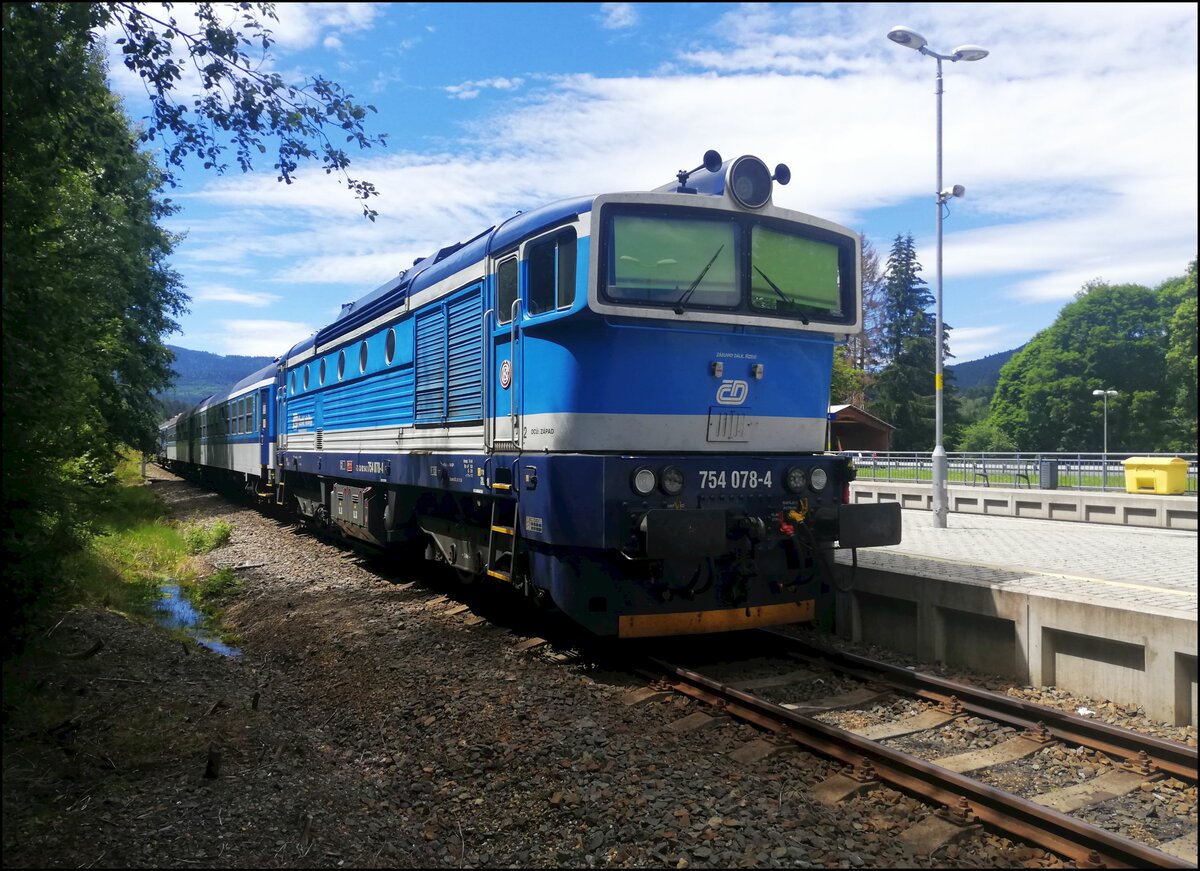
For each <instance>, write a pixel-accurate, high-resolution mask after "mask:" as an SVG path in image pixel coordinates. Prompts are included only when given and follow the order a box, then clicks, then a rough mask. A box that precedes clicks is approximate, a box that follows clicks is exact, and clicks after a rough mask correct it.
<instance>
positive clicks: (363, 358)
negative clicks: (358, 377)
mask: <svg viewBox="0 0 1200 871" xmlns="http://www.w3.org/2000/svg"><path fill="white" fill-rule="evenodd" d="M358 371H359V372H366V371H367V343H366V342H363V343H362V344H361V345H359V346H358Z"/></svg>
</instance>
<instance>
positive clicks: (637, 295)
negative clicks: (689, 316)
mask: <svg viewBox="0 0 1200 871" xmlns="http://www.w3.org/2000/svg"><path fill="white" fill-rule="evenodd" d="M737 235H738V234H737V225H736V224H734V223H733V222H732V221H729V220H717V221H711V220H709V221H704V220H691V219H681V218H656V217H643V216H640V215H617V216H616V217H615V218H614V219H613V227H612V240H613V242H612V252H613V261H612V268H611V269H610V270H609V276H610V279H609V284H608V296H609V297H610V298H611V299H614V300H621V301H623V302H644V303H650V304H652V305H676V304H678V303H679V301H680V299H681V298H682V297H683V295H684V294H687V299H686V300H684V301H685V302H686V303H687V305H689V306H694V307H697V308H734V307H736V306H737V304H738V302H739V296H740V294H739V293H738V282H737V269H736V263H737V254H738V250H737V249H738V245H737V241H738V240H737ZM705 267H707V269H706V268H705ZM693 285H695V286H694V287H693ZM689 288H690V289H691V293H690V294H689V293H688V290H689Z"/></svg>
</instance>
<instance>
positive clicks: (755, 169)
mask: <svg viewBox="0 0 1200 871" xmlns="http://www.w3.org/2000/svg"><path fill="white" fill-rule="evenodd" d="M729 190H730V192H731V193H732V194H733V198H734V199H735V200H737V201H738V202H739V203H741V204H742V205H743V206H745V207H746V208H748V209H760V208H762V207H763V206H765V205H766V204H767V200H769V199H771V170H769V169H767V165H766V164H765V163H763V162H762V161H761V160H759V159H758V158H757V157H749V156H747V157H739V158H738V159H737V160H735V161H734V162H733V166H731V167H730V168H729Z"/></svg>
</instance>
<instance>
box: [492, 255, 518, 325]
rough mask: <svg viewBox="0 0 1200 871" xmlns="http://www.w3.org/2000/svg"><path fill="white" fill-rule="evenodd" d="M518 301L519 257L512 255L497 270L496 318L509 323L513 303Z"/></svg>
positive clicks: (503, 322)
mask: <svg viewBox="0 0 1200 871" xmlns="http://www.w3.org/2000/svg"><path fill="white" fill-rule="evenodd" d="M516 301H517V258H516V257H510V258H508V259H507V260H505V261H504V262H503V263H501V264H500V268H499V269H497V270H496V319H497V320H498V321H499V322H500V323H502V324H507V323H508V322H509V321H510V320H512V310H513V303H515V302H516Z"/></svg>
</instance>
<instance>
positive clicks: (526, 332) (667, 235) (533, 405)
mask: <svg viewBox="0 0 1200 871" xmlns="http://www.w3.org/2000/svg"><path fill="white" fill-rule="evenodd" d="M788 175H789V174H788V171H787V167H785V166H783V165H780V166H778V167H776V170H775V172H774V173H772V172H771V170H769V169H768V168H767V166H766V165H765V164H764V163H763V162H762V161H761V160H759V159H758V158H756V157H752V156H744V157H739V158H737V159H735V160H732V161H727V162H722V161H721V158H720V157H719V156H718V155H717V154H716V152H711V151H710V152H708V153H707V154H706V155H705V161H704V164H703V165H702V166H700V167H697V168H696V169H695V170H692V171H690V172H685V171H681V172H679V173H678V175H677V177H676V180H675V181H674V182H672V183H670V184H667V185H664V186H662V187H660V188H657V189H655V190H653V191H649V192H631V193H609V194H602V195H599V196H588V197H581V198H578V199H570V200H564V201H560V202H556V203H552V204H550V205H547V206H543V207H541V208H539V209H536V210H533V211H529V212H525V213H519V214H517V215H516V216H514V217H512V218H510V219H508V220H507V221H504V222H503V223H501V224H499V225H497V226H495V227H491V228H489V229H487V230H485V231H484V232H483V233H480V234H479V235H477V236H475V237H474V238H471V239H469V240H468V241H466V242H462V243H459V244H456V245H451V246H448V247H446V248H443V249H441V250H439V251H438V252H437V253H435V254H433V255H432V256H430V257H426V258H424V259H421V260H418V261H417V262H415V263H414V264H413V266H412V267H411V268H410V269H407V270H405V271H403V272H401V273H400V274H399V275H398V276H397V277H396V278H395V279H393V280H392V281H389V282H388V283H386V284H384V285H383V286H382V287H379V288H378V289H377V290H375V291H374V292H372V293H370V294H368V295H366V296H364V297H363V298H362V299H359V300H358V301H356V302H353V303H349V304H346V305H345V306H343V308H342V311H341V313H340V315H339V317H338V318H337V319H336V320H335V321H334V322H333V323H331V324H329V325H328V326H326V327H325V328H323V329H321V330H320V331H319V332H317V333H316V334H315V335H313V336H311V337H310V338H308V339H306V340H304V341H302V342H300V343H299V344H297V345H295V346H294V347H292V348H291V349H290V350H289V351H287V353H286V354H284V355H283V356H282V357H281V358H279V360H278V362H277V365H275V366H273V367H268V369H264V370H263V371H261V372H258V373H255V374H253V375H251V376H249V377H248V378H246V379H245V380H244V381H242V382H241V383H239V384H238V385H237V386H236V387H235V388H233V390H231V391H230V392H229V393H227V394H222V395H218V396H214V397H211V398H209V399H208V400H205V401H204V402H202V403H200V405H199V406H197V407H196V408H195V409H194V410H192V411H191V412H188V413H185V414H183V415H180V416H179V417H177V418H174V419H172V420H170V421H168V422H167V423H166V424H164V425H163V429H162V448H161V451H160V453H161V455H162V459H163V462H164V464H166V465H168V467H171V468H179V469H181V470H183V471H185V472H188V471H190V472H192V473H196V474H200V475H202V476H204V477H205V478H207V479H209V480H215V479H218V478H224V479H227V480H230V479H232V480H235V481H237V482H238V483H239V484H240V485H242V486H245V487H246V488H247V489H248V490H250V491H251V492H253V493H256V494H258V495H259V496H267V495H268V494H269V498H271V499H273V500H274V501H275V502H276V503H278V504H280V505H285V506H287V507H289V508H291V509H293V510H295V511H296V512H298V513H299V514H300V515H302V516H303V517H304V518H306V519H307V520H308V521H310V522H312V523H314V524H319V525H321V526H324V527H328V528H329V529H331V530H335V531H339V532H340V533H341V534H344V535H346V536H350V537H353V538H356V539H360V540H363V541H366V542H370V543H372V544H375V545H378V546H380V547H384V548H388V549H392V550H397V551H401V552H403V553H406V554H408V555H410V556H423V557H425V558H427V559H433V560H437V561H443V562H445V563H448V564H449V565H451V566H453V567H454V568H455V569H456V570H457V572H458V574H459V575H460V576H461V578H462V579H463V580H464V581H465V582H471V581H474V580H476V579H482V578H487V577H491V578H494V579H498V580H499V581H501V582H504V583H509V584H513V585H515V586H517V587H518V588H519V589H521V590H522V591H524V592H525V593H526V594H528V595H529V596H531V597H534V598H536V599H538V600H540V601H542V602H545V603H546V604H551V603H552V604H553V605H554V606H556V607H557V608H559V609H561V610H562V611H563V612H565V613H566V614H567V615H568V616H570V617H571V618H572V619H574V620H575V621H576V622H578V623H580V624H582V625H583V626H585V627H586V628H588V629H589V630H591V631H592V632H594V633H596V634H601V635H617V636H621V637H642V636H657V635H671V634H682V633H699V632H716V631H725V630H733V629H742V628H748V627H752V626H762V625H770V624H778V623H791V622H798V621H810V620H814V619H816V618H817V617H818V616H819V615H821V614H827V613H829V612H830V611H831V605H832V597H831V584H832V563H833V561H832V553H831V551H832V548H833V547H834V543H835V542H838V543H840V545H841V546H842V547H851V548H853V547H864V546H872V545H885V544H893V543H896V542H898V541H899V538H900V512H899V508H898V506H896V505H852V504H850V499H849V485H850V482H851V480H853V477H854V469H853V465H852V464H851V463H849V461H848V460H846V459H845V458H843V457H838V456H834V455H829V454H825V453H823V449H824V447H825V444H826V427H827V411H828V405H829V390H830V379H831V374H832V365H833V349H834V343H835V342H836V341H837V340H838V339H839V338H840V337H845V336H846V335H847V334H850V333H853V332H857V331H859V330H860V329H861V326H862V324H861V320H862V289H861V276H860V260H861V243H860V239H859V237H858V236H857V234H855V233H854V232H852V231H850V230H848V229H846V228H844V227H840V226H837V225H835V224H832V223H830V222H828V221H824V220H821V219H819V218H815V217H812V216H810V215H806V214H802V213H799V212H795V211H790V210H786V209H782V208H779V207H776V206H775V205H774V204H773V203H772V191H773V186H774V184H775V183H781V184H786V183H787V180H788Z"/></svg>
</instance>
